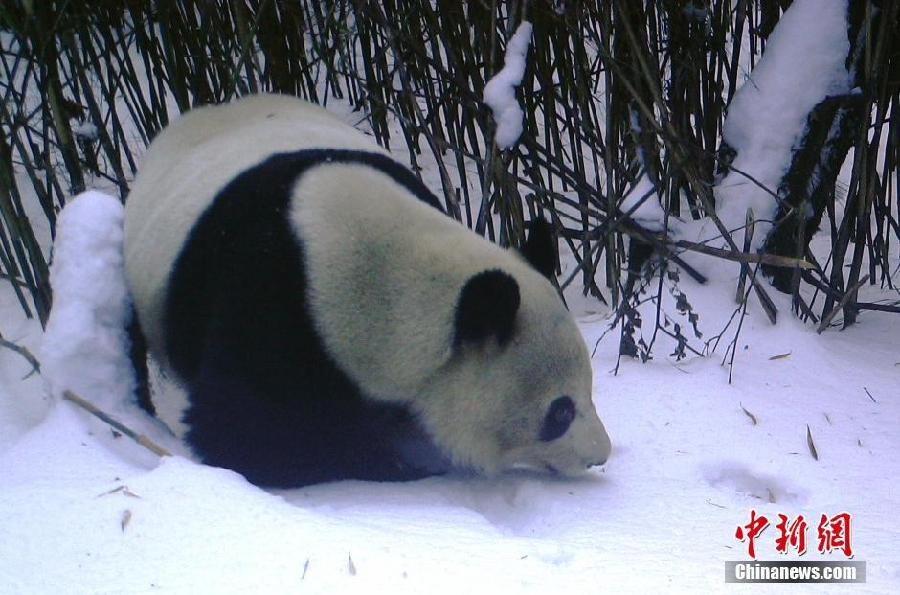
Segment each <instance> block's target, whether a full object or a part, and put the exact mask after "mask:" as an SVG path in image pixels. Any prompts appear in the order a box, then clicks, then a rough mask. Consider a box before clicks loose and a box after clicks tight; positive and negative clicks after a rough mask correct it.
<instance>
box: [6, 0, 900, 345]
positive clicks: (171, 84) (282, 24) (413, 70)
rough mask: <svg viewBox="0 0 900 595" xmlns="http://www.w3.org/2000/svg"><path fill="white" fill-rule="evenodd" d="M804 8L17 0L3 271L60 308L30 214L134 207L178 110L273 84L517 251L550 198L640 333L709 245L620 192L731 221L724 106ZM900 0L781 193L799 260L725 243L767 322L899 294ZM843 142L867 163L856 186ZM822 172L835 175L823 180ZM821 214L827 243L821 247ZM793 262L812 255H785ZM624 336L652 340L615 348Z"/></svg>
mask: <svg viewBox="0 0 900 595" xmlns="http://www.w3.org/2000/svg"><path fill="white" fill-rule="evenodd" d="M790 4H791V0H647V1H631V0H629V1H622V2H607V1H594V2H580V1H576V0H568V1H567V0H556V1H553V0H533V1H531V2H527V1H524V0H522V1H508V2H507V1H500V0H471V1H449V0H386V1H384V2H379V1H364V0H354V1H351V0H331V1H319V0H181V1H167V0H160V1H158V2H140V1H135V0H105V1H98V2H77V1H71V0H69V1H67V0H35V1H31V0H5V1H4V3H3V4H2V7H0V35H2V57H0V94H2V102H0V127H2V134H0V215H2V226H0V273H2V277H3V279H4V280H6V282H9V283H11V284H12V286H13V287H14V288H15V291H16V293H17V295H18V297H19V300H20V304H21V307H22V309H23V311H24V312H25V313H26V314H27V315H28V316H33V315H36V316H37V317H38V318H39V319H40V320H41V322H42V323H43V322H44V321H46V318H47V314H48V312H49V307H50V304H51V299H52V296H51V291H50V286H49V281H48V264H47V263H48V257H49V255H48V254H47V253H46V251H45V250H44V249H42V247H41V245H40V243H39V241H38V239H37V238H36V232H35V228H36V225H35V217H43V218H44V219H46V222H45V227H49V230H50V233H51V235H52V234H53V230H54V225H55V218H56V214H57V212H58V210H59V209H60V208H61V207H62V206H63V205H64V204H65V202H66V200H67V199H68V198H69V197H71V196H73V195H74V194H76V193H78V192H80V191H82V190H84V189H85V188H86V187H92V186H101V187H104V188H106V189H109V190H111V191H114V192H117V193H118V194H119V196H120V197H121V198H122V199H123V200H125V198H126V197H127V194H128V187H129V182H130V180H131V179H132V178H133V176H134V173H135V171H136V169H137V165H138V163H139V155H140V153H141V150H142V148H143V146H145V145H146V144H147V143H148V142H149V141H150V140H152V138H153V136H154V135H155V134H156V133H157V132H158V131H159V130H160V129H161V128H162V127H164V126H165V125H166V124H167V123H168V122H169V121H170V120H171V119H172V118H173V117H174V116H175V115H176V114H177V113H178V112H181V111H185V110H188V109H190V108H191V107H192V106H195V105H200V104H208V103H220V102H225V101H228V100H230V99H233V98H235V97H237V96H240V95H244V94H247V93H252V92H256V91H263V90H265V91H275V92H280V93H287V94H291V95H296V96H299V97H303V98H306V99H309V100H311V101H314V102H317V103H320V104H325V105H327V104H328V103H329V102H334V101H340V102H342V103H345V104H347V103H348V104H349V105H351V106H352V107H353V109H355V110H357V111H358V113H359V114H360V119H363V118H367V119H368V121H369V123H370V126H371V130H372V131H373V133H374V135H375V138H376V140H377V141H378V142H379V143H380V144H382V145H384V146H387V147H390V148H392V149H394V150H395V154H397V155H402V154H405V155H407V157H408V161H409V163H410V165H411V166H412V167H413V169H414V170H416V171H419V170H420V169H421V168H420V164H422V163H426V164H429V167H434V165H432V164H436V168H437V171H438V173H439V179H440V184H441V188H435V190H436V191H438V192H439V193H440V192H441V191H442V192H443V199H444V201H445V204H446V207H447V210H448V211H449V212H450V214H451V215H452V216H454V217H456V218H458V219H460V220H461V221H463V222H464V223H465V224H466V225H468V226H470V227H472V228H474V229H475V230H476V231H477V232H478V233H480V234H483V235H485V236H487V237H489V238H490V239H491V240H494V241H496V242H499V243H500V244H502V245H512V246H516V245H518V244H519V243H520V242H521V241H522V240H523V238H524V234H525V230H526V228H527V221H528V220H530V219H531V218H533V217H535V216H536V215H537V214H543V215H544V216H545V217H547V218H548V219H550V220H551V221H552V223H553V224H554V227H555V229H556V231H557V233H558V235H559V237H560V238H561V239H562V240H563V241H564V242H565V243H566V244H567V245H568V247H569V250H570V251H571V253H572V254H573V255H574V258H575V261H576V265H577V266H576V267H575V268H574V269H572V270H570V271H568V272H567V275H566V276H565V277H563V278H561V279H560V284H561V285H563V286H567V285H570V284H572V283H577V284H580V286H581V287H582V288H583V291H584V292H585V293H586V294H590V295H592V296H594V297H595V298H596V299H598V300H601V301H603V302H606V303H608V304H609V305H610V306H611V307H612V308H615V309H616V312H617V313H618V316H617V320H620V321H622V322H623V326H627V325H629V324H630V325H632V326H633V324H634V323H635V319H634V316H635V313H634V304H635V303H636V300H637V299H638V298H637V297H635V296H637V295H639V294H640V293H641V292H642V291H644V292H646V291H647V288H648V287H649V285H648V283H649V280H650V279H651V278H652V277H653V274H654V273H659V275H658V276H657V278H659V279H661V278H662V276H663V274H667V275H668V274H671V270H668V271H667V272H665V273H664V271H665V270H666V269H665V267H666V263H667V262H671V261H672V260H673V259H674V260H675V261H676V262H677V261H679V260H680V259H679V258H678V254H679V253H681V252H682V251H684V250H707V251H709V250H708V249H709V248H711V246H698V245H691V244H690V243H689V242H684V241H681V242H677V241H676V240H674V239H672V238H670V237H669V236H668V235H667V234H666V233H665V232H666V230H665V229H663V230H648V229H644V228H642V227H641V226H640V225H638V224H637V223H636V222H635V221H634V220H632V219H631V217H629V215H630V213H622V212H621V211H620V210H619V209H618V205H619V203H620V201H621V198H622V196H623V195H624V194H625V193H627V191H628V190H629V189H630V188H631V187H632V186H633V184H634V182H635V180H636V179H637V178H638V177H639V176H640V175H647V176H648V177H649V179H650V180H651V181H652V182H653V183H654V185H655V186H656V189H657V194H658V196H659V197H661V201H662V206H663V207H664V208H665V210H666V212H667V213H669V214H671V215H672V216H677V217H681V218H695V219H696V218H701V217H712V218H713V219H715V213H714V205H715V195H714V186H715V183H716V180H717V176H718V175H721V173H722V172H723V171H724V170H725V169H726V168H727V167H728V163H729V161H730V159H729V157H730V156H733V151H731V150H730V149H729V148H728V147H726V146H723V145H722V141H721V131H722V124H723V120H724V117H725V115H726V111H727V107H728V104H729V101H730V100H731V98H732V97H733V95H734V93H735V91H736V90H737V89H738V88H739V87H740V85H741V84H742V83H743V81H744V80H745V79H746V78H747V76H748V73H749V71H750V70H752V68H753V65H754V64H755V62H756V61H757V60H758V59H759V57H760V55H761V54H762V52H763V51H764V50H765V45H766V40H767V38H768V36H769V35H770V34H771V32H772V31H773V29H774V28H775V27H776V26H777V23H778V20H779V18H780V16H781V15H782V14H783V12H784V10H786V9H787V8H788V7H789V6H790ZM897 4H898V3H897V2H893V1H888V0H882V1H875V0H851V2H850V7H851V8H850V17H851V18H850V29H849V30H848V37H849V40H850V43H851V51H850V55H849V56H848V58H847V65H848V68H850V69H851V72H854V73H855V83H856V85H857V86H858V87H859V89H860V90H861V93H856V94H854V95H852V96H846V97H844V96H841V97H830V98H828V99H826V101H825V102H823V103H822V104H820V105H819V106H817V107H816V109H815V110H813V112H812V113H811V114H810V117H809V125H808V130H807V133H806V136H805V137H804V138H803V139H802V142H801V143H800V144H799V146H798V150H797V152H796V154H795V156H794V161H793V163H792V164H791V167H790V170H789V172H788V174H787V176H786V177H785V179H784V180H783V181H782V184H781V186H780V187H779V188H774V189H771V190H773V191H774V192H777V193H778V194H779V196H780V197H781V199H782V204H781V208H780V211H779V215H778V222H779V224H778V226H777V227H776V229H775V231H774V232H773V233H772V234H771V236H770V237H769V238H768V239H767V241H766V244H765V247H764V250H763V252H765V253H767V254H771V255H777V256H781V257H786V258H785V259H784V260H782V261H778V260H777V259H769V260H768V261H767V262H768V263H773V262H774V263H776V264H778V265H779V266H770V264H763V265H762V269H763V272H765V273H767V276H766V279H765V280H763V276H762V275H760V276H758V277H757V276H756V274H755V273H756V267H758V266H760V261H761V260H762V258H761V257H759V255H751V254H747V253H746V249H743V250H742V249H741V248H740V246H738V245H737V244H736V243H735V240H732V239H731V238H727V239H728V244H727V245H728V246H730V249H726V250H719V253H718V255H719V256H721V257H724V258H729V259H731V260H736V261H739V262H742V263H743V265H742V266H743V273H744V274H742V276H741V277H742V278H741V281H742V283H744V282H746V281H749V282H750V284H751V285H753V286H754V289H755V294H756V295H757V296H758V299H759V300H760V301H761V303H762V304H763V306H764V308H765V309H766V310H767V312H768V313H769V315H770V318H772V319H773V321H774V319H775V306H774V304H773V303H772V301H771V300H770V299H769V297H768V294H769V293H771V292H772V291H775V290H780V291H784V292H788V293H791V294H792V295H793V298H794V300H793V303H794V308H795V311H796V312H797V313H798V314H799V315H800V316H801V317H803V318H804V319H806V320H810V321H813V322H815V323H817V324H819V325H821V327H822V328H824V327H825V326H827V324H828V323H829V322H831V320H832V319H833V318H834V316H835V315H836V314H838V313H841V314H842V316H841V320H842V322H843V324H850V323H852V322H853V321H854V320H855V318H856V314H857V313H858V311H859V310H860V309H864V308H869V309H881V310H887V311H893V312H897V311H900V308H898V307H897V305H896V303H885V302H879V303H864V302H861V301H860V300H859V299H858V297H857V290H858V289H859V288H860V287H861V286H862V285H863V284H865V283H868V284H877V285H880V286H882V287H892V279H891V275H892V273H894V272H895V270H896V268H897V266H898V263H897V259H896V254H897V250H896V248H894V246H895V243H896V242H897V241H898V238H900V227H898V219H900V205H898V204H897V186H896V184H897V180H898V174H900V160H898V141H900V105H898V93H900V91H898V81H900V66H898V65H900V35H898V33H897V30H898V7H897ZM523 19H527V20H529V21H531V22H532V23H533V24H534V35H533V41H532V45H531V48H530V50H529V54H528V61H527V69H526V72H525V77H524V81H523V84H522V86H521V88H520V89H519V92H518V93H519V98H520V101H521V104H522V106H523V108H524V112H525V118H526V122H525V133H524V134H523V135H522V137H521V138H520V140H519V143H518V144H517V145H516V146H515V147H513V148H512V149H511V150H508V151H500V150H498V148H497V147H496V146H495V145H494V144H493V142H492V140H491V139H492V137H493V128H494V123H493V120H492V118H491V114H490V110H489V109H488V108H486V107H485V106H484V104H483V103H482V100H481V98H482V93H483V89H484V84H485V81H486V80H488V79H489V78H490V77H491V76H492V75H493V74H494V73H496V72H497V71H498V70H499V69H500V68H501V67H502V64H503V52H504V48H505V44H506V40H507V39H508V38H509V37H510V36H511V35H512V33H513V32H514V31H515V27H516V26H517V24H518V23H519V22H520V21H521V20H523ZM789 100H790V98H785V101H789ZM838 119H839V120H840V122H841V124H840V130H839V134H837V135H836V136H835V135H830V136H829V135H828V134H827V131H828V130H830V129H831V128H832V124H834V123H835V122H836V121H838ZM392 123H396V124H395V125H392ZM397 125H399V126H397ZM92 127H93V128H92ZM398 128H399V130H400V131H401V134H399V135H398V134H396V133H395V134H392V133H391V130H394V131H396V130H397V129H398ZM398 149H399V151H397V150H398ZM826 149H828V150H827V151H826ZM848 155H851V156H852V157H851V158H852V176H851V178H850V181H849V184H847V185H844V186H842V185H839V184H837V183H836V182H837V174H838V171H839V169H840V168H841V165H842V164H843V163H844V161H845V159H846V158H847V156H848ZM826 156H827V158H826ZM817 165H818V166H820V167H821V169H822V171H824V172H825V175H823V176H821V177H820V178H819V179H817V180H815V182H814V183H811V182H810V176H809V172H810V171H812V169H813V168H814V167H816V166H817ZM653 199H654V200H655V197H654V198H653ZM27 201H37V203H39V208H32V206H29V205H28V204H23V203H26V202H27ZM26 207H27V208H26ZM810 212H812V216H811V217H810V216H809V213H810ZM26 213H27V215H26ZM804 213H805V214H806V215H803V214H804ZM29 217H30V218H29ZM819 226H821V228H822V229H823V231H825V232H828V233H829V236H830V244H831V247H830V251H829V252H828V253H823V254H813V253H812V252H811V251H810V250H809V241H810V239H811V237H812V235H813V233H814V232H815V230H816V229H817V228H818V227H819ZM720 243H721V242H720ZM892 255H893V260H892ZM796 258H799V259H802V260H806V261H808V262H809V263H812V267H811V268H808V269H805V270H804V269H800V268H798V267H796V266H783V265H784V264H785V263H787V264H790V263H796V262H797V261H796V260H793V259H796ZM682 271H684V272H687V274H690V275H692V276H695V278H698V279H699V275H695V274H693V272H692V270H691V269H689V268H688V269H684V268H682ZM772 284H774V288H773V285H772ZM651 291H652V290H651ZM660 291H661V290H660ZM738 293H739V294H742V293H743V292H738ZM750 294H751V292H750V291H749V290H748V291H747V292H746V293H744V294H743V295H744V297H743V299H744V300H746V299H747V296H748V295H750ZM676 299H678V297H677V295H676ZM685 303H686V300H685ZM632 330H633V329H632ZM663 330H664V332H667V333H669V334H671V330H667V329H663ZM676 335H677V336H678V337H681V332H680V331H678V332H677V333H676ZM676 335H673V336H676ZM682 338H683V337H682ZM625 343H627V341H626V342H625ZM644 347H646V346H644ZM623 351H624V352H625V353H628V354H630V355H637V354H638V353H637V352H638V351H640V349H638V348H637V347H636V346H634V345H631V346H628V345H624V343H623ZM645 355H649V348H647V349H645Z"/></svg>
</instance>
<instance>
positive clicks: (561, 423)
mask: <svg viewBox="0 0 900 595" xmlns="http://www.w3.org/2000/svg"><path fill="white" fill-rule="evenodd" d="M573 419H575V403H574V402H573V401H572V399H571V397H559V398H556V399H554V400H553V402H552V403H550V408H549V409H548V410H547V415H546V416H545V417H544V423H543V425H542V426H541V433H540V436H539V437H540V439H541V441H543V442H550V441H551V440H556V439H557V438H559V437H560V436H562V435H563V434H565V433H566V430H568V429H569V425H570V424H571V423H572V420H573Z"/></svg>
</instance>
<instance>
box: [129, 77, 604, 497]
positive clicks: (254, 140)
mask: <svg viewBox="0 0 900 595" xmlns="http://www.w3.org/2000/svg"><path fill="white" fill-rule="evenodd" d="M546 227H547V226H546V224H542V222H538V223H536V224H535V225H534V229H533V230H532V232H531V235H530V237H529V241H528V244H527V245H526V246H525V248H524V249H523V253H522V255H520V254H519V253H517V252H514V251H507V250H503V249H501V248H499V247H497V246H496V245H494V244H492V243H490V242H488V241H486V240H484V239H482V238H480V237H478V236H477V235H476V234H474V233H472V232H471V231H470V230H468V229H466V228H465V227H464V226H463V225H461V224H459V223H458V222H456V221H454V220H453V219H451V218H449V217H447V216H446V215H445V214H444V213H443V211H442V209H441V206H440V203H439V201H438V200H437V199H436V198H435V196H434V195H433V194H432V193H431V192H429V191H428V189H427V188H426V187H425V186H424V185H423V184H422V183H421V182H420V181H419V180H418V179H417V178H416V177H415V176H414V175H412V174H411V173H410V172H409V171H408V170H407V169H406V168H404V167H403V166H401V165H400V164H398V163H397V162H395V161H393V160H392V159H391V158H390V157H389V156H388V155H387V154H386V152H385V151H384V150H382V149H380V148H379V147H378V146H376V145H375V144H374V143H372V142H371V141H370V140H369V139H368V138H367V137H366V136H365V135H363V134H361V133H359V132H358V131H356V130H354V129H353V128H352V127H350V126H348V125H346V124H344V123H342V122H341V121H339V120H338V119H337V118H335V117H333V116H331V115H330V114H328V113H327V112H326V111H325V110H323V109H322V108H320V107H317V106H314V105H311V104H307V103H305V102H302V101H300V100H297V99H294V98H289V97H284V96H275V95H259V96H253V97H250V98H246V99H243V100H240V101H238V102H235V103H232V104H229V105H225V106H218V107H204V108H199V109H195V110H193V111H191V112H190V113H188V114H186V115H184V116H183V117H181V118H180V119H178V120H177V121H176V122H174V123H173V124H172V125H171V126H169V127H168V128H166V129H165V130H164V131H163V132H162V133H161V134H160V135H159V136H158V137H157V138H156V139H155V140H154V141H153V143H152V144H151V146H150V148H149V149H148V152H147V155H146V156H145V158H144V161H143V163H142V167H141V170H140V172H139V175H138V176H137V179H136V180H135V183H134V186H133V189H132V191H131V193H130V195H129V196H128V201H127V204H126V215H125V252H126V254H125V266H126V273H127V276H128V282H129V285H130V288H131V290H132V293H133V297H134V303H135V309H136V312H137V315H138V320H139V322H140V325H141V327H142V330H143V332H144V335H145V336H146V338H147V342H148V346H149V349H150V352H151V354H153V356H154V357H155V359H156V360H157V361H159V362H161V365H162V366H163V368H164V369H165V370H168V371H169V373H170V374H171V375H173V376H174V377H175V378H176V379H177V380H178V381H180V383H182V384H183V385H184V386H185V388H186V389H187V391H188V393H189V407H188V409H187V411H186V413H185V416H184V420H183V421H184V423H185V424H186V426H187V428H188V432H187V436H186V438H187V442H188V443H189V445H190V446H191V448H192V449H193V450H194V452H195V453H196V454H197V455H198V456H199V457H200V458H201V459H202V460H203V461H205V462H207V463H209V464H213V465H217V466H222V467H227V468H231V469H234V470H236V471H238V472H240V473H242V474H243V475H244V476H245V477H247V478H248V479H249V480H250V481H252V482H254V483H257V484H260V485H272V486H298V485H306V484H310V483H316V482H322V481H330V480H337V479H347V478H355V479H368V480H405V479H412V478H417V477H422V476H426V475H430V474H434V473H441V472H444V471H446V470H448V469H450V468H468V469H474V470H476V471H479V472H482V473H485V474H495V473H498V472H500V471H503V470H505V469H510V468H515V467H532V468H537V469H541V470H550V471H553V472H558V473H561V474H565V475H571V474H575V473H578V472H581V471H583V470H585V469H586V468H588V467H590V466H593V465H597V464H601V463H603V462H604V461H605V460H606V458H607V456H608V454H609V451H610V442H609V438H608V437H607V434H606V431H605V429H604V427H603V424H602V423H601V422H600V419H599V418H598V416H597V413H596V411H595V409H594V405H593V403H592V400H591V366H590V361H589V357H588V354H587V350H586V348H585V345H584V342H583V339H582V337H581V335H580V333H579V331H578V329H577V327H576V325H575V323H574V321H573V320H572V317H571V316H570V314H569V313H568V312H567V310H566V308H565V307H564V304H563V303H562V300H561V299H560V297H559V295H558V294H557V292H556V290H555V289H554V287H553V286H552V285H551V283H550V282H549V281H548V279H547V278H546V277H545V276H544V275H551V274H552V257H553V249H554V248H553V245H552V241H551V239H550V237H551V236H550V235H549V231H548V230H547V228H546ZM523 255H524V256H523ZM529 261H530V262H532V263H533V264H534V265H535V266H537V267H538V268H540V269H541V270H542V271H543V275H542V274H541V273H540V272H538V270H536V269H535V268H534V266H532V264H529Z"/></svg>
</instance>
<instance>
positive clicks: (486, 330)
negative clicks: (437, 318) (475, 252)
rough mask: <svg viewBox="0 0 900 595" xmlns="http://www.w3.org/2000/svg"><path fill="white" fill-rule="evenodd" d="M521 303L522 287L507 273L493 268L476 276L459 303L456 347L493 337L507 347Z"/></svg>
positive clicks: (463, 291)
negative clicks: (520, 291)
mask: <svg viewBox="0 0 900 595" xmlns="http://www.w3.org/2000/svg"><path fill="white" fill-rule="evenodd" d="M519 303H520V297H519V284H518V283H516V280H515V279H513V278H512V276H511V275H509V274H508V273H505V272H503V271H501V270H499V269H491V270H488V271H482V272H480V273H478V274H477V275H475V276H473V277H472V278H471V279H469V280H468V281H466V284H465V286H463V288H462V291H460V293H459V301H458V302H457V304H456V322H455V326H456V336H455V337H454V341H453V344H454V347H457V348H458V347H459V346H461V345H462V344H463V343H469V342H472V343H482V342H484V341H485V340H486V339H488V338H490V337H496V338H497V342H498V343H499V344H500V345H501V346H502V345H505V344H506V343H507V342H508V341H509V339H510V337H512V333H513V326H514V323H515V319H516V312H518V310H519Z"/></svg>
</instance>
